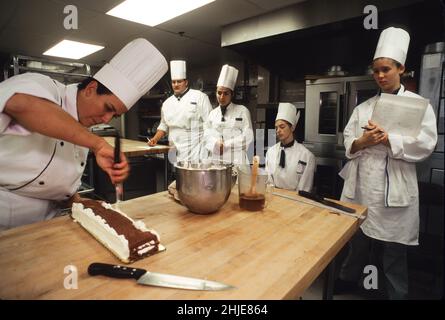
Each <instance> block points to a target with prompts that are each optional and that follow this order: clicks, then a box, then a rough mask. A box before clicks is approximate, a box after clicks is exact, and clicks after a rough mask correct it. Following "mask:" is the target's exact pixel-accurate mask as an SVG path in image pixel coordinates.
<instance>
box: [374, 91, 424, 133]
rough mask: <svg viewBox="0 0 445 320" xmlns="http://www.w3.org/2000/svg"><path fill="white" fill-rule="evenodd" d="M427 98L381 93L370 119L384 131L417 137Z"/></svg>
mask: <svg viewBox="0 0 445 320" xmlns="http://www.w3.org/2000/svg"><path fill="white" fill-rule="evenodd" d="M428 104H429V100H428V99H424V98H413V97H405V96H398V95H394V94H387V93H382V95H381V96H380V98H379V99H378V101H377V103H376V105H375V107H374V111H373V112H372V116H371V120H372V121H374V122H375V123H377V124H378V125H379V126H380V127H382V128H383V129H384V130H385V131H387V132H388V133H392V134H399V135H402V136H411V137H413V138H415V137H417V136H418V135H419V133H420V128H421V124H422V120H423V117H424V115H425V111H426V108H427V107H428Z"/></svg>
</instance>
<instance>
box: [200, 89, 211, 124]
mask: <svg viewBox="0 0 445 320" xmlns="http://www.w3.org/2000/svg"><path fill="white" fill-rule="evenodd" d="M199 108H200V114H201V118H202V121H203V122H204V123H205V122H206V121H207V120H208V119H209V114H210V111H212V110H213V108H212V104H211V103H210V99H209V97H208V96H207V95H206V94H205V93H203V95H202V99H201V103H200V104H199Z"/></svg>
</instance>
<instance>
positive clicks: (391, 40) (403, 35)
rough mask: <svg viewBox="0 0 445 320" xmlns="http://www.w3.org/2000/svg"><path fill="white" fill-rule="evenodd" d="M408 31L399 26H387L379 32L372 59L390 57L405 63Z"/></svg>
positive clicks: (408, 38)
mask: <svg viewBox="0 0 445 320" xmlns="http://www.w3.org/2000/svg"><path fill="white" fill-rule="evenodd" d="M409 40H410V37H409V33H408V32H406V31H405V30H403V29H400V28H394V27H389V28H386V29H385V30H383V31H382V33H381V34H380V38H379V42H378V43H377V49H376V50H375V54H374V58H373V60H375V59H377V58H391V59H394V60H396V61H397V62H399V63H401V64H402V65H404V64H405V61H406V55H407V54H408V46H409Z"/></svg>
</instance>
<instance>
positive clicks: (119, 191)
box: [114, 132, 124, 208]
mask: <svg viewBox="0 0 445 320" xmlns="http://www.w3.org/2000/svg"><path fill="white" fill-rule="evenodd" d="M120 162H121V139H120V136H119V132H118V133H117V134H116V136H115V137H114V163H120ZM115 190H116V204H115V206H116V208H117V207H118V204H119V202H121V201H122V200H123V197H124V186H123V184H122V183H116V185H115Z"/></svg>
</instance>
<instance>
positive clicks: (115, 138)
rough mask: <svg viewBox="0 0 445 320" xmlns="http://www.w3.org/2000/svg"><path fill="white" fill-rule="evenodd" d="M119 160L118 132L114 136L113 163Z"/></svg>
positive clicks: (119, 143) (119, 139)
mask: <svg viewBox="0 0 445 320" xmlns="http://www.w3.org/2000/svg"><path fill="white" fill-rule="evenodd" d="M119 162H121V138H120V136H119V133H117V134H116V136H115V137H114V163H119Z"/></svg>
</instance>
